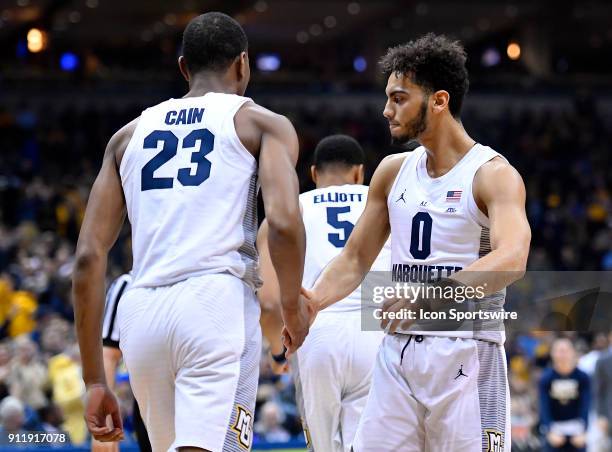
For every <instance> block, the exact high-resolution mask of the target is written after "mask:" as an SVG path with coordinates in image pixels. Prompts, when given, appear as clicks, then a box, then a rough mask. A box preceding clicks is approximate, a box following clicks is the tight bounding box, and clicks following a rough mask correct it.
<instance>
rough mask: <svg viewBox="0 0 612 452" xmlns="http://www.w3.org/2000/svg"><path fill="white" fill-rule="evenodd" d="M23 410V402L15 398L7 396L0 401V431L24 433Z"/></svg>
mask: <svg viewBox="0 0 612 452" xmlns="http://www.w3.org/2000/svg"><path fill="white" fill-rule="evenodd" d="M24 423H25V411H24V406H23V403H22V402H21V401H20V400H19V399H18V398H17V397H12V396H8V397H5V398H4V400H2V402H0V424H1V425H0V431H1V433H25V430H24V429H23V426H24Z"/></svg>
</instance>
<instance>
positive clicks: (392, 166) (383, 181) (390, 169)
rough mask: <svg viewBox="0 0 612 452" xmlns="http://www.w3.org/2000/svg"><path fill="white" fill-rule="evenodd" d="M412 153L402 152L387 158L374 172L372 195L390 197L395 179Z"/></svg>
mask: <svg viewBox="0 0 612 452" xmlns="http://www.w3.org/2000/svg"><path fill="white" fill-rule="evenodd" d="M413 152H414V151H412V152H400V153H397V154H391V155H388V156H386V157H385V158H384V159H382V161H381V162H380V164H379V165H378V167H377V168H376V171H374V175H373V176H372V181H371V183H370V193H380V194H381V195H382V194H384V196H388V194H389V191H390V190H391V186H392V185H393V182H394V181H395V178H396V177H397V175H398V174H399V172H400V169H401V168H402V165H403V164H404V162H405V161H406V159H408V158H410V157H411V156H412V155H414V154H413Z"/></svg>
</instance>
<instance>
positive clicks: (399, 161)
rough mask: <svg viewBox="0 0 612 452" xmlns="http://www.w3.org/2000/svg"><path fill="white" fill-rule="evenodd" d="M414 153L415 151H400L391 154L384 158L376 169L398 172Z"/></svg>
mask: <svg viewBox="0 0 612 452" xmlns="http://www.w3.org/2000/svg"><path fill="white" fill-rule="evenodd" d="M413 155H414V151H410V152H399V153H397V154H390V155H387V156H386V157H385V158H383V159H382V160H381V162H380V164H379V165H378V168H376V171H380V172H395V173H398V172H399V170H400V168H401V167H402V165H403V164H404V162H405V161H406V159H407V158H410V157H411V156H413Z"/></svg>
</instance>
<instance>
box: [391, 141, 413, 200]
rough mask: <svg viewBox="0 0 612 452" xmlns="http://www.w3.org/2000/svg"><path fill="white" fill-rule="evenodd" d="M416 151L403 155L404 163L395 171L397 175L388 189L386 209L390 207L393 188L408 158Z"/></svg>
mask: <svg viewBox="0 0 612 452" xmlns="http://www.w3.org/2000/svg"><path fill="white" fill-rule="evenodd" d="M417 149H419V148H417ZM417 149H415V150H414V151H412V152H406V153H405V156H404V161H403V162H402V164H401V165H400V167H399V170H398V171H397V174H396V175H395V179H394V180H393V184H391V188H390V189H389V194H388V195H387V207H389V206H391V195H392V194H393V192H394V191H395V187H396V186H397V184H398V182H399V179H400V176H401V175H402V172H403V171H404V167H405V166H406V165H407V164H408V160H410V158H411V157H412V156H413V155H414V152H416V150H417Z"/></svg>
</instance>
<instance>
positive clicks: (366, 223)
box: [307, 154, 405, 310]
mask: <svg viewBox="0 0 612 452" xmlns="http://www.w3.org/2000/svg"><path fill="white" fill-rule="evenodd" d="M404 158H405V156H404V155H403V154H399V155H392V156H389V157H387V158H385V159H384V160H383V161H382V162H381V164H380V165H379V166H378V168H377V169H376V171H375V172H374V176H372V182H371V184H370V190H369V192H368V202H367V203H366V207H365V209H364V211H363V213H362V214H361V217H360V218H359V221H358V222H357V224H356V225H355V228H354V229H353V232H351V235H350V237H349V239H348V241H347V242H346V245H345V246H344V248H343V249H342V252H341V253H340V254H339V255H338V256H336V258H334V259H333V260H332V261H331V262H330V263H329V265H327V267H325V269H324V270H323V272H322V273H321V275H320V276H319V278H318V279H317V282H316V283H315V285H314V287H313V289H312V291H310V292H308V291H307V293H308V294H309V298H311V299H312V300H313V301H314V302H315V303H316V305H317V306H316V309H317V310H321V309H324V308H326V307H328V306H330V305H332V304H334V303H336V302H337V301H340V300H342V299H343V298H345V297H346V296H348V295H349V294H350V293H351V292H352V291H353V290H355V289H356V288H357V286H359V284H361V282H362V281H363V278H364V277H365V275H366V273H367V272H368V271H369V270H370V268H371V267H372V264H373V263H374V261H375V260H376V257H377V256H378V254H379V253H380V250H381V249H382V247H383V245H384V244H385V242H386V241H387V238H388V237H389V232H390V226H389V211H388V208H387V196H388V193H389V189H390V187H391V185H392V184H393V181H394V180H395V177H396V175H397V173H398V171H399V168H400V166H401V164H402V162H403V159H404Z"/></svg>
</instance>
